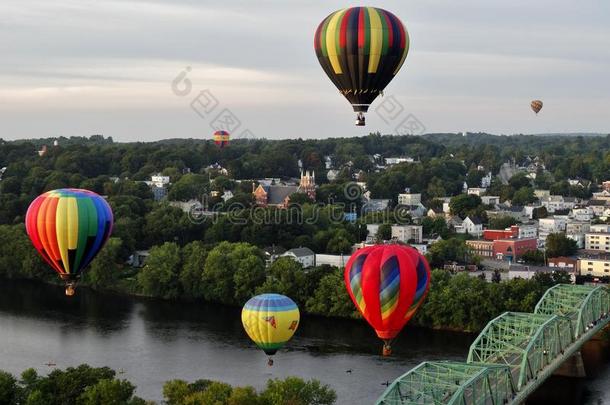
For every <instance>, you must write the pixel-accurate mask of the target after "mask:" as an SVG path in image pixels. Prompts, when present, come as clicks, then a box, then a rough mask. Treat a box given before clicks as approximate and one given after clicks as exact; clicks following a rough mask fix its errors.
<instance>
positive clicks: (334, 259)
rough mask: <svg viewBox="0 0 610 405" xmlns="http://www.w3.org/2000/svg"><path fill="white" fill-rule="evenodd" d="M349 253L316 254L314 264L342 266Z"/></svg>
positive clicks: (345, 262)
mask: <svg viewBox="0 0 610 405" xmlns="http://www.w3.org/2000/svg"><path fill="white" fill-rule="evenodd" d="M350 257H351V256H350V255H326V254H316V261H315V263H316V266H323V265H328V266H335V267H340V268H343V267H345V265H346V264H347V261H348V260H349V258H350Z"/></svg>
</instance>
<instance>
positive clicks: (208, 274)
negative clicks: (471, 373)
mask: <svg viewBox="0 0 610 405" xmlns="http://www.w3.org/2000/svg"><path fill="white" fill-rule="evenodd" d="M6 231H10V233H6ZM457 243H461V244H459V245H457ZM454 244H455V245H456V246H453V245H454ZM437 245H438V246H439V248H438V253H433V254H434V256H431V260H436V259H435V258H437V256H436V255H437V254H443V255H449V254H454V255H460V254H462V253H464V252H462V250H461V249H463V241H460V240H458V239H449V240H448V241H440V242H437V243H436V244H435V245H433V248H434V249H431V251H433V252H434V251H435V250H436V246H437ZM120 251H121V241H120V239H118V238H111V239H110V241H109V243H108V244H107V245H106V246H105V247H104V248H103V249H102V251H101V252H100V254H99V255H98V257H97V258H96V259H95V260H94V261H93V262H92V264H91V267H90V268H89V269H88V270H87V271H86V272H85V274H84V277H83V280H82V285H87V286H90V287H91V288H94V289H102V290H114V291H119V292H122V293H126V294H136V295H144V296H149V297H157V298H163V299H170V300H189V301H198V300H203V301H207V302H214V303H221V304H226V305H232V306H241V305H243V304H244V303H245V302H246V301H247V300H248V299H249V298H250V297H252V296H253V295H255V294H260V293H265V292H275V293H280V294H285V295H287V296H289V297H291V298H292V299H293V300H294V301H295V302H296V303H297V304H298V305H299V308H300V309H301V311H302V312H304V313H310V314H317V315H322V316H329V317H345V318H360V315H359V314H358V313H357V311H356V309H355V307H354V305H353V304H352V302H351V300H350V298H349V296H348V294H347V291H346V289H345V286H344V278H343V269H340V268H336V267H331V266H318V267H314V268H309V269H303V268H302V267H301V265H300V264H299V263H297V262H296V261H294V260H292V259H290V258H287V257H284V258H279V259H277V260H275V261H274V262H273V263H272V264H271V265H269V266H268V265H267V263H266V260H267V258H266V257H265V255H264V253H263V252H262V251H261V250H260V249H259V248H258V247H256V246H254V245H251V244H248V243H244V242H239V243H230V242H221V243H220V244H217V245H214V246H212V245H206V244H205V243H204V242H201V241H194V242H190V243H188V244H186V245H185V246H182V247H181V246H180V245H179V244H177V243H175V242H166V243H164V244H162V245H159V246H156V247H154V248H152V249H151V250H150V255H149V256H148V258H147V261H146V265H145V266H144V267H143V268H141V269H135V268H132V267H130V266H126V265H125V264H123V262H122V261H121V259H120ZM464 254H465V253H464ZM432 262H433V263H434V261H432ZM0 277H12V278H30V279H39V280H44V281H51V282H53V281H56V280H57V277H56V276H55V275H54V273H53V272H52V271H51V270H50V269H48V268H47V266H45V265H44V264H43V263H42V261H41V260H40V259H39V258H38V257H37V254H36V252H35V251H34V250H33V249H31V247H30V246H29V241H28V240H27V237H26V236H25V235H24V234H23V230H22V229H18V228H17V227H15V226H13V227H9V226H6V225H5V226H0ZM496 281H497V280H496ZM560 282H562V283H567V282H569V277H568V276H567V274H565V273H562V272H558V273H555V274H553V275H549V274H537V275H536V276H535V277H534V278H533V279H532V280H523V279H514V280H510V281H506V282H499V283H493V282H492V283H490V282H487V281H485V280H482V279H480V278H478V277H472V276H471V275H469V274H467V273H460V274H456V275H453V274H451V273H449V272H447V271H444V270H434V271H433V272H432V280H431V286H430V292H429V294H428V298H427V299H426V301H425V303H424V304H423V306H422V307H421V308H420V310H419V312H418V313H417V315H416V316H415V317H414V318H413V320H412V321H411V323H412V324H415V325H419V326H422V327H428V328H439V329H453V330H463V331H473V332H475V331H478V330H481V329H482V328H483V327H484V326H485V325H486V323H487V322H489V320H491V319H493V318H494V317H496V316H498V315H499V314H501V313H502V312H504V311H523V312H531V311H533V309H534V305H535V304H536V302H537V301H538V300H539V299H540V297H541V296H542V294H543V293H544V291H546V289H547V288H549V287H550V286H552V285H554V284H556V283H560Z"/></svg>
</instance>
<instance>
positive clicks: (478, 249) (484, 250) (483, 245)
mask: <svg viewBox="0 0 610 405" xmlns="http://www.w3.org/2000/svg"><path fill="white" fill-rule="evenodd" d="M466 246H468V248H469V249H470V251H471V252H472V253H474V254H475V255H477V256H480V257H482V258H489V259H491V258H493V254H494V249H493V247H494V242H493V241H492V240H478V239H477V240H467V241H466Z"/></svg>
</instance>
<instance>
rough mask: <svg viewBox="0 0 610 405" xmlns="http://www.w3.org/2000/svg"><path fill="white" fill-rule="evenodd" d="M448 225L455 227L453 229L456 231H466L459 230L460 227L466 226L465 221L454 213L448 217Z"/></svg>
mask: <svg viewBox="0 0 610 405" xmlns="http://www.w3.org/2000/svg"><path fill="white" fill-rule="evenodd" d="M447 226H448V227H449V228H453V230H454V231H455V232H456V233H465V232H464V231H461V232H460V231H459V230H460V229H462V228H463V226H464V221H462V218H460V217H458V216H457V215H454V216H452V217H449V219H447Z"/></svg>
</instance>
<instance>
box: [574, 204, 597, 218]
mask: <svg viewBox="0 0 610 405" xmlns="http://www.w3.org/2000/svg"><path fill="white" fill-rule="evenodd" d="M593 216H594V214H593V209H592V208H591V207H580V206H577V207H574V208H572V211H570V218H572V219H574V220H576V221H591V220H592V219H593Z"/></svg>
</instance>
